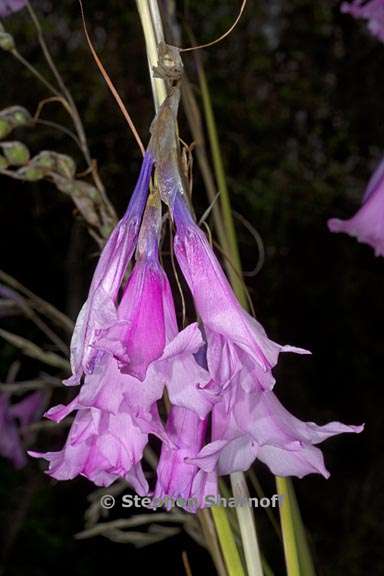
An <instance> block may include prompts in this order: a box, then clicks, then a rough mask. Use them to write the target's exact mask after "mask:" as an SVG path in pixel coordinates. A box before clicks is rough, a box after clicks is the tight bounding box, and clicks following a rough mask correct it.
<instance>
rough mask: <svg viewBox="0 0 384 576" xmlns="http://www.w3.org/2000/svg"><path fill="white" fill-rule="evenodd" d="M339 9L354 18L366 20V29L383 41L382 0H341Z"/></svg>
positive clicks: (383, 8)
mask: <svg viewBox="0 0 384 576" xmlns="http://www.w3.org/2000/svg"><path fill="white" fill-rule="evenodd" d="M341 11H342V12H344V13H346V14H351V16H353V17H354V18H363V19H364V20H367V21H368V30H369V31H370V32H371V34H372V35H373V36H375V37H376V38H378V39H379V40H381V41H382V42H384V0H354V1H353V2H343V3H342V5H341Z"/></svg>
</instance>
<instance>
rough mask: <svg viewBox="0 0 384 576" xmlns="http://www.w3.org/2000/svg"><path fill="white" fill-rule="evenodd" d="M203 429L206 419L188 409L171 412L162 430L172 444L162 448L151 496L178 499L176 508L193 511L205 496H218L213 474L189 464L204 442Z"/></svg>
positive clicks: (176, 409) (203, 502) (215, 476)
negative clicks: (164, 429) (181, 507)
mask: <svg viewBox="0 0 384 576" xmlns="http://www.w3.org/2000/svg"><path fill="white" fill-rule="evenodd" d="M207 427H208V420H207V419H200V418H199V417H198V416H197V415H196V414H195V413H194V412H193V411H192V410H187V409H185V408H177V407H173V408H172V409H171V412H170V414H169V416H168V420H167V428H166V430H167V433H168V436H169V438H170V439H171V440H172V442H173V444H174V445H173V446H172V445H167V444H164V445H163V447H162V450H161V456H160V460H159V464H158V467H157V483H156V488H155V492H154V496H155V497H158V498H161V499H162V500H164V501H166V499H167V498H172V499H174V500H178V499H180V504H179V505H180V506H183V507H184V508H186V509H187V510H189V511H190V512H195V511H196V509H198V508H203V507H204V505H205V498H206V496H218V486H217V474H216V472H215V471H208V472H207V471H205V470H203V469H202V468H200V467H199V466H197V465H196V464H192V463H191V460H193V459H194V458H195V457H196V456H197V455H198V453H199V451H200V449H201V448H202V446H203V445H204V443H205V438H206V434H207ZM169 507H170V506H169Z"/></svg>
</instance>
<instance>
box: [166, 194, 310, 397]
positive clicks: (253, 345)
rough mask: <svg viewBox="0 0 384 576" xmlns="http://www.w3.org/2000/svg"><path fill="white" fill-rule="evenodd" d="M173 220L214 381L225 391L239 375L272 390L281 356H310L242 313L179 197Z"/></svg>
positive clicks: (248, 383) (179, 256) (250, 383)
mask: <svg viewBox="0 0 384 576" xmlns="http://www.w3.org/2000/svg"><path fill="white" fill-rule="evenodd" d="M174 218H175V222H176V228H177V233H176V236H175V254H176V257H177V260H178V262H179V265H180V267H181V269H182V271H183V274H184V277H185V279H186V281H187V283H188V286H189V288H190V290H191V292H192V295H193V299H194V302H195V306H196V309H197V312H198V314H199V316H200V318H201V320H202V323H203V327H204V335H205V339H206V343H207V352H206V361H207V367H208V370H209V372H210V374H211V376H212V377H213V379H214V380H215V381H216V382H218V383H220V384H221V387H222V388H223V389H225V388H226V387H227V386H228V385H229V384H230V382H231V380H232V379H233V378H234V377H235V376H236V375H238V374H240V373H241V375H242V382H243V384H244V386H250V387H251V388H252V387H254V386H256V385H259V386H261V387H262V388H266V389H270V388H272V387H273V385H274V382H275V380H274V378H273V376H272V372H271V370H272V368H273V367H274V366H275V365H276V363H277V360H278V356H279V354H280V352H297V353H301V354H306V353H307V351H306V350H303V349H301V348H295V347H292V346H281V345H279V344H276V343H275V342H273V341H272V340H270V339H269V338H268V337H267V335H266V333H265V330H264V328H263V327H262V326H261V324H259V322H257V320H255V319H254V318H253V317H252V316H250V314H248V313H247V312H246V311H245V310H244V309H243V308H242V306H241V305H240V303H239V301H238V300H237V298H236V296H235V295H234V293H233V291H232V288H231V286H230V284H229V282H228V280H227V278H226V276H225V274H224V272H223V270H222V268H221V266H220V264H219V262H218V260H217V258H216V256H215V255H214V253H213V250H212V249H211V247H210V245H209V244H208V242H207V239H206V237H205V235H204V234H203V232H202V231H201V230H200V229H199V227H198V226H197V225H196V224H195V222H194V221H193V219H192V216H191V214H190V212H189V210H188V207H187V205H186V204H185V202H184V200H183V198H182V197H181V196H180V195H179V196H178V197H177V198H176V201H175V209H174Z"/></svg>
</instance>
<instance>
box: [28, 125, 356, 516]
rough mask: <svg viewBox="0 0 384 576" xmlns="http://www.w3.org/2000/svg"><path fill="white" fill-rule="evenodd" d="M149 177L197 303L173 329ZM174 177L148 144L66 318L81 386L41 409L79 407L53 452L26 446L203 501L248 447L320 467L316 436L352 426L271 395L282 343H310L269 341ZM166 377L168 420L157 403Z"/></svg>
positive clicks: (66, 468) (52, 465)
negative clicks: (166, 210) (81, 296)
mask: <svg viewBox="0 0 384 576" xmlns="http://www.w3.org/2000/svg"><path fill="white" fill-rule="evenodd" d="M160 125H161V123H160ZM165 141H166V140H164V139H162V140H161V142H162V146H164V142H165ZM161 154H162V153H161ZM161 154H160V155H161ZM166 158H167V157H166ZM154 166H155V167H156V178H155V179H154V182H156V186H154V185H152V186H151V174H152V170H153V168H154ZM157 186H158V187H159V189H160V191H162V198H163V199H164V191H166V194H165V197H166V200H167V202H168V205H169V207H170V211H171V215H172V217H173V220H174V223H175V226H176V234H175V238H174V252H175V255H176V258H177V261H178V264H179V266H180V268H181V270H182V273H183V275H184V278H185V280H186V283H187V284H188V287H189V289H190V292H191V295H192V297H193V300H194V304H195V308H196V312H197V316H198V321H197V322H193V323H191V324H189V325H188V326H186V327H185V328H183V329H182V330H180V329H179V327H178V325H177V320H176V313H175V306H174V302H173V298H172V292H171V288H170V284H169V281H168V279H167V276H166V273H165V271H164V270H163V268H162V266H161V264H160V260H159V240H160V234H161V221H162V220H161V201H160V197H159V194H158V192H157ZM181 186H182V185H181V179H180V174H179V173H178V168H177V162H176V160H175V158H174V156H173V155H172V154H170V155H169V156H168V159H166V161H164V156H162V159H161V161H160V160H159V158H158V156H157V155H156V154H154V153H153V149H152V148H151V147H149V148H148V151H147V153H146V155H145V157H144V161H143V165H142V168H141V173H140V176H139V179H138V182H137V185H136V188H135V190H134V192H133V195H132V198H131V201H130V204H129V206H128V209H127V212H126V214H125V215H124V217H123V218H122V220H120V222H119V223H118V224H117V226H116V228H115V229H114V231H113V232H112V234H111V236H110V238H109V240H108V242H107V244H106V246H105V248H104V250H103V252H102V254H101V256H100V259H99V263H98V265H97V267H96V270H95V273H94V277H93V280H92V283H91V287H90V291H89V295H88V298H87V301H86V302H85V304H84V306H83V308H82V310H81V312H80V314H79V317H78V319H77V322H76V327H75V331H74V334H73V338H72V343H71V366H72V376H71V377H70V378H69V379H68V380H67V381H66V384H67V385H77V384H79V383H80V381H81V380H83V383H82V385H81V387H80V391H79V393H78V395H77V396H76V398H75V399H74V400H73V401H72V402H70V404H69V405H67V406H63V405H59V406H56V407H54V408H52V409H50V410H49V411H48V413H47V417H48V418H50V419H51V420H54V421H56V422H59V421H61V420H62V419H63V418H65V417H66V416H67V415H68V414H69V413H71V412H73V411H75V412H76V415H75V418H74V422H73V424H72V426H71V429H70V431H69V434H68V438H67V441H66V443H65V446H64V447H63V449H62V450H61V451H59V452H49V453H45V454H42V453H38V452H32V453H31V455H32V456H35V457H43V458H45V459H46V460H48V462H49V470H48V472H49V474H50V475H51V476H52V477H54V478H57V479H61V480H65V479H71V478H74V477H75V476H77V475H82V476H86V477H87V478H89V479H90V480H91V481H93V482H94V483H95V484H96V485H99V486H108V485H110V484H111V483H112V482H113V481H115V480H116V479H118V478H124V479H125V480H126V481H128V482H129V483H130V484H131V485H132V486H133V488H134V489H135V490H136V491H137V492H138V493H139V494H140V495H145V494H149V493H152V494H154V495H155V496H158V497H169V498H174V499H177V498H183V499H192V498H193V499H194V500H195V501H197V502H199V503H200V506H204V501H205V497H206V496H207V495H210V496H216V495H217V479H218V476H220V475H224V474H229V473H231V472H234V471H244V470H247V469H248V468H249V467H250V466H251V464H252V463H253V462H254V460H255V459H256V458H257V459H259V460H260V461H262V462H264V463H265V464H266V465H267V466H269V468H270V469H271V471H272V472H273V473H275V474H278V475H282V476H286V475H295V476H298V477H302V476H304V475H306V474H309V473H312V472H316V473H320V474H323V475H324V476H325V477H327V476H328V472H327V470H326V468H325V465H324V461H323V456H322V453H321V451H320V450H319V449H318V448H317V447H316V445H317V444H318V443H320V442H322V441H323V440H325V439H326V438H328V437H330V436H333V435H336V434H339V433H342V432H360V431H361V429H362V427H361V426H346V425H344V424H340V423H338V422H332V423H330V424H327V425H325V426H317V425H316V424H314V423H312V422H309V423H305V422H301V421H300V420H298V419H297V418H295V417H294V416H292V415H291V414H290V413H289V412H287V411H286V410H285V409H284V408H283V406H282V405H281V404H280V403H279V401H278V400H277V398H276V396H275V394H274V392H273V387H274V384H275V379H274V377H273V374H272V370H273V368H274V367H275V366H276V364H277V362H278V357H279V354H280V353H281V352H295V353H299V354H305V353H307V352H306V351H305V350H302V349H300V348H294V347H291V346H281V345H279V344H276V343H275V342H273V341H271V340H270V339H269V338H268V336H267V335H266V333H265V331H264V329H263V327H262V326H261V325H260V324H259V323H258V322H257V321H256V320H255V319H254V318H253V317H251V316H250V315H249V314H248V313H247V312H246V311H245V310H244V309H243V308H242V307H241V305H240V304H239V302H238V300H237V299H236V297H235V295H234V293H233V291H232V289H231V286H230V284H229V282H228V280H227V278H226V276H225V274H224V272H223V270H222V268H221V266H220V264H219V262H218V260H217V258H216V256H215V254H214V253H213V250H212V248H211V246H210V244H209V243H208V241H207V239H206V237H205V235H204V234H203V232H202V231H201V230H200V228H199V227H198V226H197V224H196V223H195V222H194V219H193V217H192V215H191V213H190V211H189V208H188V205H187V202H186V199H185V195H184V194H183V192H182V189H181ZM150 188H151V192H150V193H148V191H149V189H150ZM134 252H135V261H134V264H133V266H132V269H131V271H130V273H129V274H128V267H129V263H130V262H131V260H132V259H133V255H134ZM165 390H166V396H167V399H168V401H169V402H168V401H167V404H170V409H169V412H168V416H167V418H166V422H165V423H164V422H163V420H162V418H161V417H160V415H159V410H158V404H159V401H160V400H161V399H162V398H163V395H164V392H165ZM149 435H154V436H156V437H157V438H158V439H159V440H160V441H161V443H162V449H161V455H160V460H159V463H158V466H157V478H156V484H155V486H151V487H150V486H149V485H148V482H147V480H146V477H145V474H144V472H143V468H142V460H143V451H144V449H145V446H146V445H147V443H148V436H149Z"/></svg>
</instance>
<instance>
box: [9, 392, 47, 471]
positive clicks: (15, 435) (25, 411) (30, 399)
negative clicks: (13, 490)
mask: <svg viewBox="0 0 384 576" xmlns="http://www.w3.org/2000/svg"><path fill="white" fill-rule="evenodd" d="M44 400H45V395H44V394H42V393H41V392H34V393H33V394H29V395H28V396H26V397H25V398H23V400H21V401H20V402H18V403H17V404H10V402H9V396H8V395H7V394H1V395H0V454H1V456H4V457H5V458H9V460H11V462H12V463H13V465H14V466H15V468H22V467H23V466H25V464H26V463H27V460H26V455H25V450H24V448H23V443H22V437H21V436H22V435H23V434H24V435H25V433H24V431H23V429H24V428H25V427H26V426H28V424H31V423H32V422H35V421H36V420H38V419H39V418H40V417H41V412H42V409H43V404H44Z"/></svg>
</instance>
